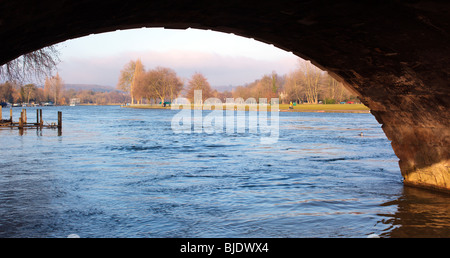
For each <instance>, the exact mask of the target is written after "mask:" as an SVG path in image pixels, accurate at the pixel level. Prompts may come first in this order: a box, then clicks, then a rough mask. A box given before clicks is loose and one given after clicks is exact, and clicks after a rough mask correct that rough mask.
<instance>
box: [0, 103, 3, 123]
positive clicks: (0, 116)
mask: <svg viewBox="0 0 450 258" xmlns="http://www.w3.org/2000/svg"><path fill="white" fill-rule="evenodd" d="M2 109H3V107H2V105H0V120H3V113H2V112H3V110H2Z"/></svg>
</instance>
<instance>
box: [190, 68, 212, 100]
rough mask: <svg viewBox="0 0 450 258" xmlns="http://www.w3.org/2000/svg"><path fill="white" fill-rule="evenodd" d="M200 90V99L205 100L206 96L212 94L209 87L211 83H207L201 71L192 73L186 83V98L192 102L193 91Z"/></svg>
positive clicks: (208, 96) (209, 96)
mask: <svg viewBox="0 0 450 258" xmlns="http://www.w3.org/2000/svg"><path fill="white" fill-rule="evenodd" d="M196 90H201V91H202V101H205V100H206V99H208V98H211V97H212V96H213V91H212V89H211V85H209V82H208V80H207V79H206V78H205V76H203V74H201V73H195V74H194V75H192V77H191V80H190V81H189V84H188V89H187V93H186V95H187V98H188V99H189V100H190V101H192V103H193V102H194V91H196Z"/></svg>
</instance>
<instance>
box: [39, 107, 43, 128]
mask: <svg viewBox="0 0 450 258" xmlns="http://www.w3.org/2000/svg"><path fill="white" fill-rule="evenodd" d="M39 116H40V118H41V121H40V124H41V127H42V126H43V125H44V120H43V119H42V109H39Z"/></svg>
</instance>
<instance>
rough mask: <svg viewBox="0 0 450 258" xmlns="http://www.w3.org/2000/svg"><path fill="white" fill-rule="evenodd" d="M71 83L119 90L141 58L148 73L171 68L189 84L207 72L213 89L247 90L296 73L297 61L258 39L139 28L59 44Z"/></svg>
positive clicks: (62, 68) (64, 73) (64, 70)
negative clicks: (129, 66) (124, 73)
mask: <svg viewBox="0 0 450 258" xmlns="http://www.w3.org/2000/svg"><path fill="white" fill-rule="evenodd" d="M59 50H60V52H61V56H60V58H61V63H60V64H59V65H58V71H59V73H60V75H61V76H62V78H63V79H64V81H65V82H66V83H80V84H99V85H105V86H115V85H116V83H117V80H118V77H119V73H120V70H121V69H122V68H123V66H124V65H125V64H126V63H127V62H128V61H130V60H135V59H137V58H141V60H142V62H143V64H144V66H145V68H146V69H152V68H154V67H156V66H165V67H170V68H172V69H174V70H175V71H176V72H177V74H178V75H179V76H180V77H182V78H184V79H186V80H187V79H188V78H189V77H190V76H191V75H192V74H193V73H194V72H201V73H203V74H204V75H205V76H206V77H207V78H208V80H209V82H210V84H211V85H212V86H227V85H233V86H237V85H242V84H244V83H250V82H253V81H254V80H256V79H258V78H260V77H261V76H262V75H264V74H269V73H271V72H272V71H276V72H278V73H279V74H285V73H288V72H289V71H291V70H293V69H295V66H296V65H297V59H298V58H297V57H296V56H294V55H293V54H292V53H290V52H286V51H283V50H281V49H278V48H276V47H274V46H272V45H268V44H265V43H262V42H259V41H256V40H253V39H249V38H244V37H240V36H236V35H233V34H226V33H220V32H214V31H205V30H197V29H188V30H167V29H162V28H153V29H134V30H125V31H116V32H110V33H103V34H96V35H90V36H87V37H83V38H78V39H73V40H68V41H66V42H64V43H61V44H60V45H59Z"/></svg>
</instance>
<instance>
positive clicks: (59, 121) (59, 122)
mask: <svg viewBox="0 0 450 258" xmlns="http://www.w3.org/2000/svg"><path fill="white" fill-rule="evenodd" d="M58 128H59V129H61V128H62V112H61V111H58Z"/></svg>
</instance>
